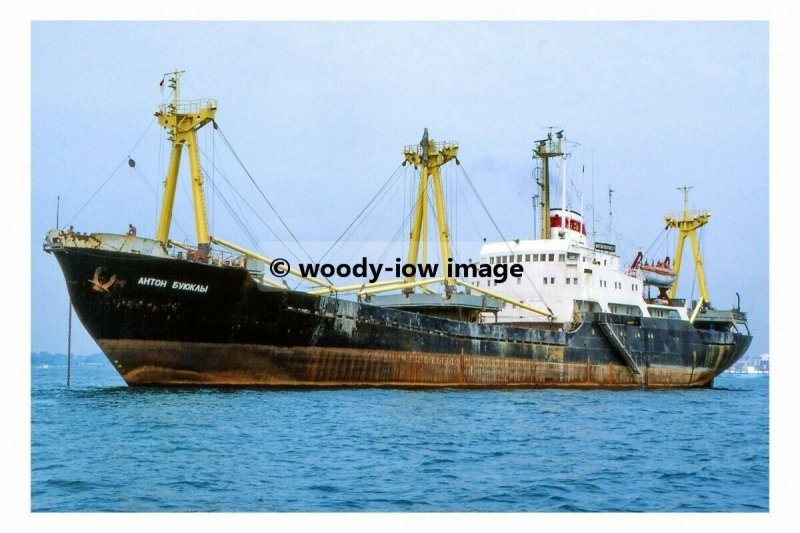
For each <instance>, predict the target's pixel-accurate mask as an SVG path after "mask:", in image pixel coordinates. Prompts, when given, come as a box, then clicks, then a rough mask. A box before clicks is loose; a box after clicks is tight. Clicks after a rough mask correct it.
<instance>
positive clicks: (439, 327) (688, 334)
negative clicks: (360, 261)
mask: <svg viewBox="0 0 800 533" xmlns="http://www.w3.org/2000/svg"><path fill="white" fill-rule="evenodd" d="M52 251H53V253H54V255H55V256H56V257H57V259H58V261H59V264H60V266H61V269H62V271H63V273H64V276H65V279H66V281H67V287H68V290H69V295H70V298H71V300H72V302H73V305H74V307H75V310H76V313H77V315H78V317H79V318H80V320H81V322H82V323H83V325H84V326H85V327H86V329H87V331H88V332H89V334H90V335H91V336H92V337H93V338H94V339H95V341H96V342H97V343H98V345H99V346H100V348H101V349H102V350H103V352H104V353H105V354H106V356H107V357H108V358H109V360H110V361H111V362H112V364H113V365H114V366H115V368H116V369H117V370H118V371H119V373H120V375H121V376H122V377H123V379H125V381H126V382H127V383H128V384H130V385H166V386H177V385H230V386H276V387H291V386H297V387H410V388H425V387H465V388H474V387H491V388H502V387H581V388H600V387H602V388H634V387H636V388H639V387H703V386H709V385H711V384H712V383H713V379H714V377H715V376H716V375H718V374H719V373H720V372H722V371H724V370H725V369H727V368H728V367H729V366H731V365H732V364H733V363H734V362H736V360H738V359H739V357H741V356H742V355H743V354H744V352H745V351H746V350H747V348H748V346H749V344H750V340H751V337H749V336H747V335H742V334H738V333H733V332H719V331H712V330H699V329H696V328H695V327H693V326H692V325H691V324H689V323H688V322H686V321H681V320H664V319H651V318H634V317H622V316H615V315H607V314H587V315H586V316H585V317H584V321H583V322H582V323H581V324H579V325H578V326H577V327H576V328H575V329H574V330H572V331H568V332H564V331H554V330H552V329H540V328H535V327H522V326H512V325H502V324H475V323H466V322H458V321H453V320H447V319H442V318H436V317H431V316H427V315H421V314H417V313H411V312H406V311H401V310H396V309H387V308H382V307H376V306H372V305H367V304H362V303H357V302H352V301H347V300H341V299H337V298H333V297H320V296H313V295H309V294H307V293H304V292H298V291H287V290H278V289H270V288H265V287H263V286H261V285H259V284H257V283H256V282H255V281H253V280H252V278H251V277H250V275H249V274H248V272H247V271H246V270H245V269H243V268H237V267H232V266H212V265H208V264H201V263H195V262H190V261H183V260H177V259H172V258H159V257H152V256H147V255H136V254H130V253H121V252H111V251H104V250H92V249H85V248H58V249H54V250H52ZM98 269H99V270H98Z"/></svg>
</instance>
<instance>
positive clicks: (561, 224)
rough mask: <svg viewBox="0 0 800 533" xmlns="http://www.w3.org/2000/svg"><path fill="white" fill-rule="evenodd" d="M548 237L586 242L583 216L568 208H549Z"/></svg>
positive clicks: (579, 242)
mask: <svg viewBox="0 0 800 533" xmlns="http://www.w3.org/2000/svg"><path fill="white" fill-rule="evenodd" d="M550 238H551V239H572V240H574V241H577V242H578V244H583V245H585V244H586V224H584V223H583V216H581V214H580V213H578V212H577V211H572V210H570V209H560V208H558V209H551V210H550Z"/></svg>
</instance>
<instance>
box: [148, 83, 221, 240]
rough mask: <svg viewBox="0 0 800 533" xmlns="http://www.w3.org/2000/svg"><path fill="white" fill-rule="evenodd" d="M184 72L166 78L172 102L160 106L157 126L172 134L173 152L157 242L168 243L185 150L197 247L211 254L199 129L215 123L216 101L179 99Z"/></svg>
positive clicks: (170, 135)
mask: <svg viewBox="0 0 800 533" xmlns="http://www.w3.org/2000/svg"><path fill="white" fill-rule="evenodd" d="M183 73H184V71H182V70H181V71H178V70H176V71H174V72H170V73H167V74H165V75H164V77H165V79H166V80H167V81H168V82H169V85H168V86H169V87H170V88H171V89H172V103H170V104H164V105H161V106H159V108H158V111H156V118H157V119H158V123H159V124H160V125H161V126H162V127H163V128H164V129H166V130H167V131H168V132H169V139H170V141H171V142H172V152H171V154H170V158H169V167H168V170H167V176H166V179H165V180H164V200H163V203H162V204H161V215H160V217H159V220H158V228H157V230H156V240H158V241H161V242H162V243H165V244H166V243H167V241H168V240H169V228H170V224H171V222H172V208H173V205H174V203H175V188H176V185H177V183H178V169H179V167H180V163H181V154H182V152H183V147H184V146H186V148H187V150H188V151H189V170H190V172H191V175H192V200H193V203H194V223H195V230H196V232H197V245H198V248H199V249H200V250H202V251H203V252H204V253H208V251H209V249H210V246H211V239H210V237H209V235H208V219H207V216H206V204H205V196H204V194H203V172H202V170H201V169H200V155H199V149H198V146H197V130H199V129H200V128H202V127H203V126H205V125H206V124H208V123H209V122H213V121H214V115H215V113H216V112H217V102H216V100H210V99H204V100H190V101H181V100H180V77H181V75H182V74H183Z"/></svg>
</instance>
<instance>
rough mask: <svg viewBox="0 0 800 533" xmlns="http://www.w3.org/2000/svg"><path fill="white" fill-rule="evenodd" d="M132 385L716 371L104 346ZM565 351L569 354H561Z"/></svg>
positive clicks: (650, 377) (431, 384) (397, 383)
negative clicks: (638, 370) (640, 369)
mask: <svg viewBox="0 0 800 533" xmlns="http://www.w3.org/2000/svg"><path fill="white" fill-rule="evenodd" d="M98 344H99V345H100V347H101V348H102V349H103V352H105V353H106V355H107V357H108V358H109V360H110V361H111V363H112V364H113V365H114V366H115V368H116V369H117V370H118V371H119V373H120V375H122V377H123V379H124V380H125V381H126V383H128V384H129V385H140V386H152V385H157V386H252V387H279V388H284V387H285V388H291V387H298V388H338V387H342V388H345V387H347V388H351V387H384V388H412V389H414V388H419V389H424V388H441V387H452V388H495V389H503V388H557V387H563V388H618V389H632V388H669V387H682V388H685V387H705V386H709V385H710V384H711V382H712V380H713V377H714V375H715V372H714V369H713V368H694V369H691V368H688V369H680V368H676V367H671V366H660V365H651V366H643V367H642V374H641V375H636V374H634V373H633V372H631V370H630V369H629V368H628V367H627V366H625V365H622V364H615V363H604V364H593V363H592V362H591V361H588V360H587V361H586V362H583V363H562V362H549V361H534V360H530V359H522V358H510V357H490V356H476V355H469V356H464V355H463V354H441V353H419V352H401V351H385V350H359V349H351V348H319V347H291V348H284V347H276V346H258V345H249V344H215V343H192V344H190V345H187V344H186V343H182V342H169V341H131V340H99V341H98ZM559 349H562V350H563V348H561V347H559Z"/></svg>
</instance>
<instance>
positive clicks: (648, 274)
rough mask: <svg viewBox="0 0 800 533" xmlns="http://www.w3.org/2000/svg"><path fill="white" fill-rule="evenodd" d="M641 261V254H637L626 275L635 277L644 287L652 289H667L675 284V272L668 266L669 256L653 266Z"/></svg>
mask: <svg viewBox="0 0 800 533" xmlns="http://www.w3.org/2000/svg"><path fill="white" fill-rule="evenodd" d="M642 259H643V256H642V252H639V253H638V254H637V255H636V259H634V260H633V264H631V268H630V270H629V271H628V274H630V275H632V276H636V277H637V278H638V279H640V280H642V283H644V284H645V285H652V286H654V287H661V288H669V287H671V286H672V284H673V283H675V271H674V270H673V269H672V267H671V266H670V260H669V256H667V257H666V258H665V259H664V260H663V261H658V262H656V263H653V264H650V263H648V262H647V261H645V262H642Z"/></svg>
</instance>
